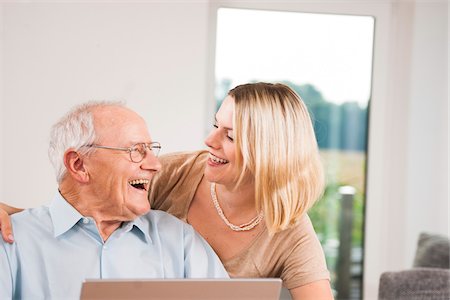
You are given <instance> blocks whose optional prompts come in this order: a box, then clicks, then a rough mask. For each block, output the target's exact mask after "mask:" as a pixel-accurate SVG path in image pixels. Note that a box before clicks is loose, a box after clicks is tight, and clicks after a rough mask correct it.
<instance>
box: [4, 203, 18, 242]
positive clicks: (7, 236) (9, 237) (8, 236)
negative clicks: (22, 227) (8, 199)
mask: <svg viewBox="0 0 450 300" xmlns="http://www.w3.org/2000/svg"><path fill="white" fill-rule="evenodd" d="M22 210H23V209H20V208H15V207H12V206H8V205H6V204H3V203H0V231H1V233H2V238H3V240H4V241H5V242H7V243H10V244H12V243H13V242H14V236H13V234H12V227H11V218H10V217H9V215H11V214H14V213H16V212H20V211H22Z"/></svg>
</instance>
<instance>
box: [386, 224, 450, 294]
mask: <svg viewBox="0 0 450 300" xmlns="http://www.w3.org/2000/svg"><path fill="white" fill-rule="evenodd" d="M449 252H450V242H449V239H448V238H447V237H444V236H440V235H432V234H427V233H422V234H421V235H420V237H419V243H418V246H417V251H416V256H415V259H414V265H413V268H412V269H408V270H403V271H397V272H385V273H383V274H381V277H380V285H379V293H378V298H379V299H380V300H448V299H450V269H449V265H450V257H449V256H450V254H449Z"/></svg>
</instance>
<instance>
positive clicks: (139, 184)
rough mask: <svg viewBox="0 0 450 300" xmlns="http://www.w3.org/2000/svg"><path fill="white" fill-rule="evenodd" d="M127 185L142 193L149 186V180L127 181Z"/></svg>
mask: <svg viewBox="0 0 450 300" xmlns="http://www.w3.org/2000/svg"><path fill="white" fill-rule="evenodd" d="M128 183H129V184H130V185H131V186H132V187H134V188H135V189H138V190H142V191H148V185H149V184H150V180H148V179H134V180H130V181H128Z"/></svg>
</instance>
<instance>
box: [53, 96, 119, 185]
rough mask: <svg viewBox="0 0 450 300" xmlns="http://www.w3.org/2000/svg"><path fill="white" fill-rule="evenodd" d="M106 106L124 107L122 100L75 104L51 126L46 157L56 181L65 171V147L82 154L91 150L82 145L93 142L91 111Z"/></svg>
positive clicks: (93, 132) (59, 181)
mask: <svg viewBox="0 0 450 300" xmlns="http://www.w3.org/2000/svg"><path fill="white" fill-rule="evenodd" d="M107 106H119V107H125V105H124V103H122V102H115V101H114V102H113V101H90V102H87V103H84V104H81V105H78V106H75V107H74V108H73V109H72V110H70V111H69V112H68V113H67V114H66V115H64V116H63V117H62V118H61V119H60V120H59V121H58V122H57V123H56V124H54V125H53V126H52V128H51V131H50V145H49V149H48V157H49V158H50V162H51V163H52V165H53V167H54V168H55V173H56V181H57V182H58V183H61V181H62V179H63V178H64V176H65V174H66V171H67V170H66V167H65V165H64V153H65V152H66V150H67V149H70V148H72V149H74V150H75V151H78V152H79V153H80V154H83V155H85V154H88V153H90V152H91V151H92V148H89V147H84V146H87V145H91V144H93V143H94V141H95V139H96V133H95V128H94V118H93V116H92V112H93V110H94V109H96V108H100V107H107Z"/></svg>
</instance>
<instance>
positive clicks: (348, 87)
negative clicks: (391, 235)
mask: <svg viewBox="0 0 450 300" xmlns="http://www.w3.org/2000/svg"><path fill="white" fill-rule="evenodd" d="M373 32H374V19H373V18H372V17H368V16H350V15H337V14H333V15H331V14H313V13H298V12H279V11H263V10H250V9H230V8H220V9H219V10H218V15H217V35H216V60H215V72H216V73H215V78H216V88H215V98H216V101H217V103H216V104H217V106H218V105H220V101H222V100H223V98H224V97H225V96H226V92H227V91H228V90H229V89H230V88H232V87H234V86H236V85H237V84H241V83H246V82H252V81H270V82H274V81H276V82H283V83H286V84H288V85H289V86H290V87H291V88H293V89H294V90H295V91H297V92H298V93H299V94H300V96H301V97H302V98H303V100H304V101H305V103H306V104H307V106H308V109H309V111H310V113H311V115H312V118H313V122H314V128H315V131H316V136H317V140H318V144H319V147H320V150H321V156H322V158H323V160H324V165H325V168H326V174H327V187H326V190H325V194H324V197H323V198H322V199H321V200H320V201H319V202H318V203H317V204H316V205H315V207H314V208H313V209H312V210H311V211H310V213H309V215H310V216H311V219H312V221H313V224H314V227H315V229H316V232H317V234H318V237H319V239H320V241H321V243H322V246H323V248H324V251H325V255H326V259H327V263H328V268H329V269H330V272H331V274H332V286H333V289H334V291H335V292H336V297H337V298H338V299H359V298H361V297H362V294H361V288H362V275H363V253H364V252H363V240H364V230H363V229H364V226H363V224H364V219H363V217H364V203H365V166H366V158H367V155H366V149H367V133H368V128H367V124H368V123H367V119H368V118H367V116H368V107H369V100H370V95H371V74H372V49H373V38H374V36H373Z"/></svg>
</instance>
